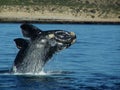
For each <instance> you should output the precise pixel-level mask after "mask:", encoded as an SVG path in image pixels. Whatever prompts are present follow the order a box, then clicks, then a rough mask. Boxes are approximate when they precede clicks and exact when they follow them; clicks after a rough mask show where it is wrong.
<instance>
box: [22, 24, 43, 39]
mask: <svg viewBox="0 0 120 90" xmlns="http://www.w3.org/2000/svg"><path fill="white" fill-rule="evenodd" d="M20 27H21V29H22V33H23V36H24V37H28V38H31V39H32V40H34V39H35V38H36V37H37V36H38V35H40V34H41V33H42V30H40V29H39V28H37V27H36V26H34V25H32V24H28V23H24V24H22V25H21V26H20Z"/></svg>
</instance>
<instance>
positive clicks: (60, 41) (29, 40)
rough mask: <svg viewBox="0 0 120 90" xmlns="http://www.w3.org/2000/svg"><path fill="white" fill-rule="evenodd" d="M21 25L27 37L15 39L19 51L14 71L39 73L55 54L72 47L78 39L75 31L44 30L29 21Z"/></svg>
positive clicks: (12, 70)
mask: <svg viewBox="0 0 120 90" xmlns="http://www.w3.org/2000/svg"><path fill="white" fill-rule="evenodd" d="M20 27H21V30H22V34H23V36H24V37H26V38H16V39H14V41H15V43H16V46H17V48H18V49H19V52H18V54H17V56H16V58H15V60H14V63H13V67H12V69H11V72H12V73H15V72H17V73H39V72H40V71H41V70H42V68H43V67H44V65H45V63H46V62H47V61H48V60H49V59H50V58H51V57H52V56H53V54H55V53H57V52H59V51H61V50H63V49H65V48H68V47H70V46H71V45H72V44H73V43H75V41H76V35H75V33H73V32H68V31H64V30H49V31H42V30H40V29H39V28H37V27H36V26H34V25H32V24H29V23H24V24H22V25H21V26H20Z"/></svg>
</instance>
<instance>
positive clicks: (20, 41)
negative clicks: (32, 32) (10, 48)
mask: <svg viewBox="0 0 120 90" xmlns="http://www.w3.org/2000/svg"><path fill="white" fill-rule="evenodd" d="M14 41H15V43H16V46H17V48H18V49H22V48H26V47H27V46H28V44H29V41H28V40H26V39H22V38H16V39H14Z"/></svg>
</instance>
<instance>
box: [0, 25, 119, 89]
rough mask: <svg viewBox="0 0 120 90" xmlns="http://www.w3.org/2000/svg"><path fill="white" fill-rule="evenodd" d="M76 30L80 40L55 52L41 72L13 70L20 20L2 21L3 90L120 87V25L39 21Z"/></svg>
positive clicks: (0, 78) (0, 64)
mask: <svg viewBox="0 0 120 90" xmlns="http://www.w3.org/2000/svg"><path fill="white" fill-rule="evenodd" d="M35 25H36V26H38V27H40V28H41V29H43V30H53V29H63V30H68V31H74V32H75V33H76V34H77V42H76V43H75V44H74V45H72V46H71V47H70V48H68V49H66V50H64V51H62V52H60V53H58V54H56V55H54V57H53V58H52V59H51V60H50V62H48V63H47V64H46V66H45V68H44V72H41V73H40V74H39V75H31V74H26V75H22V74H10V73H8V70H9V69H10V68H11V66H12V64H13V61H14V58H15V56H16V54H17V52H18V49H17V48H16V46H15V43H14V42H13V39H14V38H17V37H22V33H21V31H20V28H19V26H20V24H0V90H120V25H79V24H78V25H77V24H75V25H74V24H73V25H67V24H65V25H60V24H35Z"/></svg>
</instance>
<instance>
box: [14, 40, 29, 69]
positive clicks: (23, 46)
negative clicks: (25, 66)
mask: <svg viewBox="0 0 120 90" xmlns="http://www.w3.org/2000/svg"><path fill="white" fill-rule="evenodd" d="M14 41H15V43H16V46H17V48H18V49H20V50H19V52H18V55H17V56H16V58H15V61H14V65H15V66H16V67H18V66H19V64H21V63H22V62H23V58H24V56H25V52H26V49H27V47H28V45H29V41H28V40H26V39H22V38H16V39H14Z"/></svg>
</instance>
